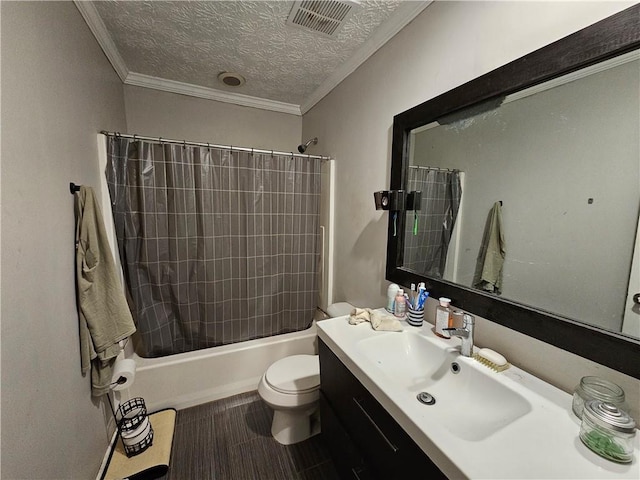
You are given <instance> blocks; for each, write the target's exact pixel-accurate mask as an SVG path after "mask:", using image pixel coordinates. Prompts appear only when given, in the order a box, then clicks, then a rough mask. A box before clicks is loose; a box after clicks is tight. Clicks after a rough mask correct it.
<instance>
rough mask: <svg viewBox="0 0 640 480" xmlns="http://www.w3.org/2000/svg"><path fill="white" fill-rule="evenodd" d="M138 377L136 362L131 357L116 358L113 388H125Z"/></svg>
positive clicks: (112, 380) (112, 381) (112, 379)
mask: <svg viewBox="0 0 640 480" xmlns="http://www.w3.org/2000/svg"><path fill="white" fill-rule="evenodd" d="M135 378H136V362H135V361H133V360H131V359H130V358H125V359H123V360H116V363H115V365H114V366H113V375H112V376H111V390H116V391H117V390H124V389H126V388H129V387H131V385H133V381H134V380H135Z"/></svg>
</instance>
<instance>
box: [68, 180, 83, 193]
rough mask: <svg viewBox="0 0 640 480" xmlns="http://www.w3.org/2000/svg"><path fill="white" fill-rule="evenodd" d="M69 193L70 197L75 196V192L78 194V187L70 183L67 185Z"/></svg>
mask: <svg viewBox="0 0 640 480" xmlns="http://www.w3.org/2000/svg"><path fill="white" fill-rule="evenodd" d="M69 191H71V195H73V194H75V193H76V192H79V191H80V185H76V184H75V183H73V182H71V183H70V184H69Z"/></svg>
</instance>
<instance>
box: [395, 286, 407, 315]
mask: <svg viewBox="0 0 640 480" xmlns="http://www.w3.org/2000/svg"><path fill="white" fill-rule="evenodd" d="M393 307H394V308H393V314H394V315H395V316H396V317H398V318H404V315H405V313H406V312H407V299H406V298H404V290H403V289H402V288H400V289H399V290H398V293H397V294H396V299H395V301H394V302H393Z"/></svg>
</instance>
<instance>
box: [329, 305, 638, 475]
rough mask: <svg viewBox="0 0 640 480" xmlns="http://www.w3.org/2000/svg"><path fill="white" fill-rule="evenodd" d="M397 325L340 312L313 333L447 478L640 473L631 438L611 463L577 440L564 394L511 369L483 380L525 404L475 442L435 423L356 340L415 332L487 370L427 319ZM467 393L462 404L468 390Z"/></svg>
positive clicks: (458, 358)
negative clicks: (627, 460)
mask: <svg viewBox="0 0 640 480" xmlns="http://www.w3.org/2000/svg"><path fill="white" fill-rule="evenodd" d="M403 324H404V325H405V332H403V333H394V332H376V331H374V330H372V329H371V328H370V326H369V325H366V324H362V325H350V324H349V323H348V317H338V318H334V319H330V320H327V321H325V322H322V323H321V324H319V325H318V336H319V338H320V340H321V341H322V342H323V343H324V344H326V346H327V347H328V348H329V349H330V350H331V352H332V353H333V354H335V356H337V357H338V359H339V360H340V361H341V362H342V363H343V364H344V365H345V366H346V368H348V370H349V371H350V372H351V373H352V374H353V376H355V377H356V379H357V380H358V381H359V382H360V383H361V384H362V385H363V386H364V387H365V388H366V389H367V390H368V391H369V392H370V393H371V394H372V395H373V397H374V398H375V400H377V402H379V403H380V404H381V405H382V407H383V408H384V409H385V410H386V411H387V412H388V413H389V414H390V415H391V416H392V417H393V419H394V420H395V421H396V422H397V423H398V424H399V425H400V426H401V427H402V429H404V431H405V432H406V433H407V434H408V435H409V436H410V437H411V439H412V440H413V441H414V442H415V443H416V444H417V445H418V446H419V447H420V449H421V450H422V451H423V452H424V453H425V454H426V455H427V456H428V457H429V458H430V459H431V461H432V462H433V463H435V465H436V466H437V467H438V468H439V469H440V470H441V471H442V472H443V473H444V474H445V475H446V476H447V477H449V478H525V477H526V478H576V479H577V478H580V479H584V478H598V479H603V478H621V479H622V478H640V463H639V459H640V449H639V443H640V442H639V441H638V440H639V437H638V436H636V438H635V453H634V460H633V462H632V463H631V464H626V465H625V464H616V463H613V462H610V461H607V460H605V459H603V458H601V457H599V456H597V455H596V454H595V453H593V452H591V451H590V450H589V449H588V448H587V447H586V446H584V445H583V444H582V442H581V441H580V439H579V437H578V433H579V429H580V422H579V420H578V419H577V418H576V417H575V416H574V415H573V413H572V411H571V402H572V396H571V395H570V394H568V393H566V392H563V391H561V390H559V389H558V388H556V387H554V386H552V385H550V384H548V383H546V382H544V381H542V380H540V379H538V378H536V377H535V376H533V375H531V374H529V373H527V372H525V371H523V370H521V369H520V368H517V367H515V366H512V367H511V368H509V369H508V370H506V371H504V372H501V373H493V372H492V371H491V374H492V375H495V377H491V380H492V381H495V382H497V383H498V384H499V385H497V386H498V387H499V389H498V390H500V391H502V392H504V393H509V395H517V396H519V397H520V398H523V399H525V400H526V402H527V403H528V404H529V407H530V408H528V409H527V411H525V412H524V413H523V414H522V415H520V416H516V417H515V418H514V419H512V420H511V421H510V422H509V423H507V424H506V425H505V426H503V427H501V428H499V429H497V430H495V431H492V432H490V433H489V434H488V435H481V436H478V438H475V439H472V438H464V437H465V435H456V434H455V433H452V429H448V428H443V425H439V424H438V421H437V420H435V418H436V417H433V415H434V414H435V412H436V411H435V410H431V411H429V410H426V409H429V408H434V407H430V406H426V405H423V404H421V403H420V402H418V401H417V399H416V392H411V394H408V393H409V390H407V389H403V388H398V384H397V383H396V382H394V381H393V380H392V379H391V378H390V377H389V376H388V375H385V373H384V372H383V370H381V368H379V366H378V365H376V362H375V361H372V359H371V357H367V356H366V354H365V352H364V350H363V348H362V344H359V342H361V341H362V340H366V339H374V338H376V337H378V339H380V341H381V342H384V340H383V338H382V337H383V336H386V338H389V339H391V338H392V336H394V335H407V334H410V335H414V336H415V335H417V336H419V337H421V338H420V339H419V341H420V342H430V345H431V346H436V347H438V348H442V350H443V352H444V351H446V350H447V349H449V351H448V352H447V355H452V353H451V351H452V350H455V352H454V353H453V355H454V357H455V361H456V362H457V363H458V364H459V365H460V366H461V367H462V368H463V369H464V368H471V369H487V367H485V366H483V365H481V364H479V363H478V362H476V361H475V360H473V359H471V358H466V357H463V356H461V355H459V352H458V349H459V344H460V341H459V340H458V339H451V340H443V339H440V338H438V337H436V335H435V334H434V333H433V331H432V325H431V324H429V323H425V324H424V326H422V327H420V328H416V327H412V326H409V325H408V324H406V322H404V321H403ZM396 338H397V337H396ZM376 340H377V339H376ZM382 345H383V343H380V346H381V348H380V349H381V350H382V349H383V347H382ZM452 346H454V347H455V349H452V348H451V347H452ZM429 348H431V347H429ZM509 360H511V359H509ZM321 361H322V357H321ZM425 363H426V362H425ZM410 367H411V365H408V366H407V368H410ZM430 367H431V368H432V367H433V365H425V368H427V369H428V368H430ZM427 371H428V370H427ZM322 388H323V389H324V387H322ZM433 388H436V387H433ZM427 390H428V388H427ZM471 393H472V395H471V397H470V398H469V399H468V401H469V406H470V408H472V407H473V405H472V404H471V402H473V390H472V392H471ZM496 403H497V401H496ZM430 416H432V418H431V420H430ZM440 418H441V417H440ZM445 427H446V425H445ZM467 437H468V435H467ZM480 437H482V438H480Z"/></svg>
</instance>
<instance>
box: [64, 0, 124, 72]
mask: <svg viewBox="0 0 640 480" xmlns="http://www.w3.org/2000/svg"><path fill="white" fill-rule="evenodd" d="M73 3H74V4H75V6H76V8H77V9H78V10H79V11H80V14H81V15H82V18H84V21H85V22H86V24H87V25H88V26H89V29H90V30H91V33H93V36H94V37H96V40H97V41H98V44H99V45H100V48H102V51H103V52H104V54H105V55H106V56H107V58H108V59H109V62H110V63H111V66H112V67H113V69H114V70H115V71H116V73H117V74H118V76H119V77H120V80H122V81H123V82H124V81H125V79H126V78H127V75H129V69H128V68H127V65H126V64H125V63H124V60H123V59H122V57H121V56H120V53H119V52H118V49H117V48H116V45H115V43H113V40H112V39H111V35H109V32H108V31H107V27H105V25H104V22H103V21H102V19H101V18H100V15H99V14H98V11H97V10H96V7H94V6H93V3H92V2H87V1H82V0H74V1H73Z"/></svg>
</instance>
